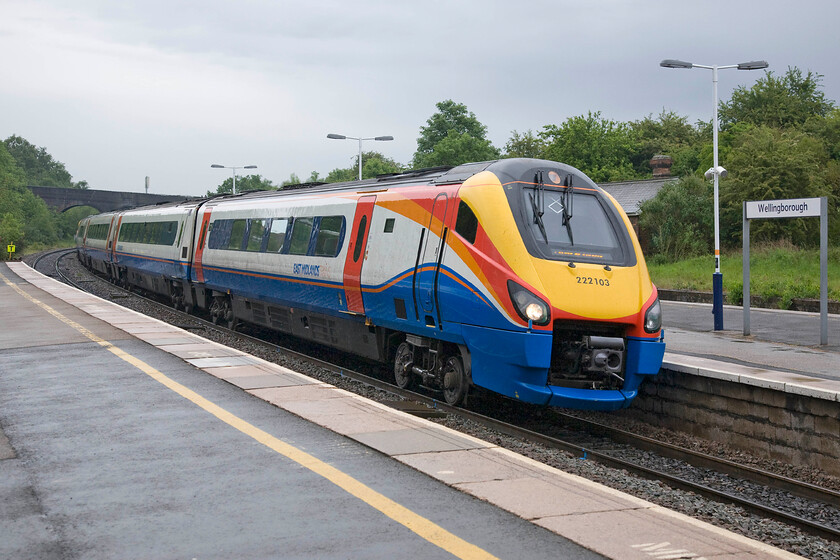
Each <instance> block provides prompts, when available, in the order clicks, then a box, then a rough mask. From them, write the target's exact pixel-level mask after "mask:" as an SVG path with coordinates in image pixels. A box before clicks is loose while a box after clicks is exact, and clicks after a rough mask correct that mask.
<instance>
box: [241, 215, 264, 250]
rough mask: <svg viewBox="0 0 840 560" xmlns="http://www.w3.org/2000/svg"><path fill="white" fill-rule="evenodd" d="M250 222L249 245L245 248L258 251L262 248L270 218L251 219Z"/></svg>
mask: <svg viewBox="0 0 840 560" xmlns="http://www.w3.org/2000/svg"><path fill="white" fill-rule="evenodd" d="M250 222H251V229H250V230H249V231H248V245H247V247H245V250H246V251H254V252H258V251H260V250H262V244H263V238H264V237H265V230H266V225H267V222H268V220H258V219H251V220H250Z"/></svg>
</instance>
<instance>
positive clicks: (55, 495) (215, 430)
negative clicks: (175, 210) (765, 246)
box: [0, 263, 795, 559]
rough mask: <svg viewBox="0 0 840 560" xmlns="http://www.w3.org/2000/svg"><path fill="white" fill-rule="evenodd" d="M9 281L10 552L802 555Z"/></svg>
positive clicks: (3, 512)
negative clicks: (787, 551)
mask: <svg viewBox="0 0 840 560" xmlns="http://www.w3.org/2000/svg"><path fill="white" fill-rule="evenodd" d="M0 273H2V274H3V277H4V278H5V280H4V279H3V278H0V302H2V303H0V312H2V313H3V316H4V317H14V321H7V326H6V327H5V328H3V329H2V331H0V358H2V359H0V426H2V428H3V430H4V431H5V433H6V435H8V436H9V444H10V445H9V446H8V447H9V448H10V449H11V450H12V453H13V455H14V456H13V457H11V458H8V459H3V460H0V480H2V482H0V493H2V496H0V503H2V504H4V506H3V507H2V508H0V532H2V533H5V534H6V535H7V536H8V537H9V538H5V539H0V556H9V557H16V558H26V557H31V558H68V557H69V558H73V557H80V558H81V557H84V558H111V557H121V558H149V557H154V558H184V557H188V558H228V557H231V556H233V557H243V558H244V557H283V558H296V557H301V558H303V557H306V558H312V557H341V558H349V557H353V558H357V557H364V558H382V557H386V556H387V557H389V558H393V557H404V556H406V555H407V554H409V553H410V555H411V556H422V557H424V558H425V557H428V558H438V557H440V558H444V557H452V556H453V555H454V556H456V557H461V558H480V557H484V558H492V557H498V558H596V557H601V556H602V555H603V556H605V557H609V558H622V559H625V558H630V559H635V558H639V559H642V558H652V557H660V558H662V557H665V555H667V556H668V557H681V558H701V557H706V558H709V557H714V558H725V559H736V558H794V557H795V556H794V555H790V554H788V553H785V552H782V551H779V550H777V549H773V548H771V547H768V546H765V545H763V544H760V543H757V542H755V541H751V540H749V539H746V538H744V537H740V536H737V535H734V534H732V533H729V532H727V531H724V530H721V529H717V528H714V527H712V526H710V525H708V524H705V523H703V522H699V521H696V520H693V519H691V518H688V517H686V516H684V515H681V514H678V513H675V512H671V511H669V510H667V509H665V508H662V507H659V506H656V505H654V504H651V503H649V502H645V501H644V500H640V499H638V498H635V497H632V496H628V495H626V494H623V493H621V492H618V491H615V490H612V489H609V488H606V487H604V486H601V485H599V484H597V483H594V482H591V481H587V480H585V479H582V478H579V477H577V476H574V475H570V474H567V473H563V472H561V471H559V470H557V469H553V468H551V467H547V466H545V465H542V464H540V463H537V462H535V461H532V460H530V459H528V458H525V457H522V456H520V455H517V454H515V453H512V452H510V451H507V450H505V449H502V448H499V447H497V446H495V445H493V444H490V443H488V442H484V441H481V440H478V439H475V438H472V437H470V436H467V435H464V434H460V433H457V432H454V431H452V430H449V429H447V428H445V427H442V426H439V425H437V424H434V423H432V422H429V421H426V420H423V419H420V418H416V417H414V416H410V415H408V414H405V413H402V412H399V411H396V410H393V409H391V408H388V407H386V406H384V405H380V404H378V403H374V402H371V401H368V400H366V399H364V398H361V397H359V396H357V395H353V394H351V393H348V392H346V391H342V390H340V389H337V388H335V387H332V386H330V385H327V384H324V383H321V382H318V381H315V380H312V379H310V378H307V377H305V376H303V375H301V374H298V373H296V372H294V371H291V370H288V369H286V368H283V367H280V366H277V365H275V364H271V363H268V362H264V361H262V360H260V359H258V358H255V357H253V356H249V355H246V354H242V353H240V352H238V351H236V350H232V349H230V348H226V347H224V346H220V345H218V344H215V343H212V342H209V341H206V340H204V339H202V338H200V337H198V336H196V335H193V334H191V333H188V332H185V331H183V330H181V329H178V328H176V327H172V326H170V325H166V324H164V323H160V322H158V321H156V320H154V319H149V318H145V317H142V316H140V315H138V314H136V313H134V312H132V311H128V310H125V309H122V308H120V307H119V306H116V305H113V304H110V303H108V302H104V301H102V300H99V299H97V298H95V297H94V296H89V295H86V294H81V293H80V292H78V291H76V290H74V289H73V288H69V287H67V286H64V285H62V284H59V283H57V282H55V281H53V280H51V279H48V278H45V277H43V276H41V275H39V274H37V273H35V272H33V271H31V269H29V268H28V267H26V266H25V265H22V264H19V263H14V264H12V265H11V266H10V267H7V266H5V265H2V266H0ZM18 275H20V276H18ZM12 284H14V286H12ZM2 450H3V441H2V438H0V457H3V454H2V453H3V451H2ZM409 551H410V552H409ZM675 555H676V556H675Z"/></svg>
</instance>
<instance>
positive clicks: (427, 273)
mask: <svg viewBox="0 0 840 560" xmlns="http://www.w3.org/2000/svg"><path fill="white" fill-rule="evenodd" d="M448 202H449V200H448V198H447V197H446V193H440V194H439V195H437V197H436V198H435V202H434V206H433V207H432V213H431V214H430V215H429V227H428V228H427V229H426V233H425V235H423V236H422V238H421V240H420V247H419V249H418V251H419V252H418V255H419V258H418V259H417V267H416V268H415V269H414V280H415V282H414V300H415V303H416V305H418V306H419V310H418V315H419V316H420V319H421V320H422V321H424V322H425V324H426V325H427V326H435V316H436V315H437V319H438V322H440V313H438V312H437V311H436V308H437V293H436V291H437V277H438V273H439V272H440V260H441V256H442V253H443V243H444V241H445V240H444V239H443V236H444V227H443V223H444V218H446V207H447V204H448Z"/></svg>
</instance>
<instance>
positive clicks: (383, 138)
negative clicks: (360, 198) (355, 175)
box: [327, 134, 394, 181]
mask: <svg viewBox="0 0 840 560" xmlns="http://www.w3.org/2000/svg"><path fill="white" fill-rule="evenodd" d="M327 138H329V139H331V140H358V141H359V181H361V180H362V140H376V141H377V142H386V141H388V140H393V139H394V137H393V136H371V137H369V138H356V137H355V136H344V135H343V134H327Z"/></svg>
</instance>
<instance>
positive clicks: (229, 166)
mask: <svg viewBox="0 0 840 560" xmlns="http://www.w3.org/2000/svg"><path fill="white" fill-rule="evenodd" d="M210 167H212V168H213V169H232V170H233V188H232V194H236V170H237V169H256V168H257V166H256V165H219V164H218V163H213V164H211V165H210Z"/></svg>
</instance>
